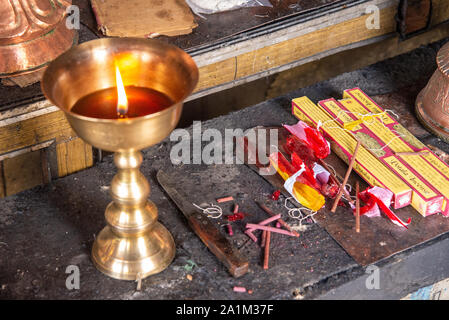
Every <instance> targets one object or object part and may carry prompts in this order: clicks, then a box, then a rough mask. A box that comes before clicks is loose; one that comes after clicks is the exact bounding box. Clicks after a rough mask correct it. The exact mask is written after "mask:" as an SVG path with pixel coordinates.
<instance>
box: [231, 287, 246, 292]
mask: <svg viewBox="0 0 449 320" xmlns="http://www.w3.org/2000/svg"><path fill="white" fill-rule="evenodd" d="M234 292H246V288H245V287H234Z"/></svg>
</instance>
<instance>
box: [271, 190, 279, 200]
mask: <svg viewBox="0 0 449 320" xmlns="http://www.w3.org/2000/svg"><path fill="white" fill-rule="evenodd" d="M280 195H281V190H276V191H275V192H273V194H272V195H271V200H274V201H278V200H279V196H280Z"/></svg>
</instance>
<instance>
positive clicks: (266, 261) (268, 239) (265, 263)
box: [263, 231, 271, 269]
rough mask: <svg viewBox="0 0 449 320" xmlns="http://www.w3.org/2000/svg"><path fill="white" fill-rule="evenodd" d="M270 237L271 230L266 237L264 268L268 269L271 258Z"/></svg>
mask: <svg viewBox="0 0 449 320" xmlns="http://www.w3.org/2000/svg"><path fill="white" fill-rule="evenodd" d="M270 238H271V232H270V231H267V236H266V239H265V256H264V259H263V268H264V269H268V260H269V259H270Z"/></svg>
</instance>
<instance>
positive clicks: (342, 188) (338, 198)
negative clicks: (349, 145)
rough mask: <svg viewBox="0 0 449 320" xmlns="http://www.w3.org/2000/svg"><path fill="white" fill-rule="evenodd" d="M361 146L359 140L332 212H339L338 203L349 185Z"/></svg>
mask: <svg viewBox="0 0 449 320" xmlns="http://www.w3.org/2000/svg"><path fill="white" fill-rule="evenodd" d="M360 144H361V142H360V140H357V145H356V146H355V149H354V153H353V154H352V158H351V161H350V162H349V167H348V170H347V171H346V175H345V178H344V179H343V182H342V183H341V186H340V190H339V191H338V194H337V196H336V197H335V200H334V205H333V206H332V209H331V212H335V210H337V205H338V202H339V201H340V198H341V196H342V194H343V190H344V189H345V186H346V183H348V179H349V175H350V174H351V171H352V167H353V166H354V162H355V159H356V157H357V152H358V151H359V147H360Z"/></svg>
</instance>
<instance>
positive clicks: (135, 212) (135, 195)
mask: <svg viewBox="0 0 449 320" xmlns="http://www.w3.org/2000/svg"><path fill="white" fill-rule="evenodd" d="M118 70H119V71H120V74H121V78H122V82H123V84H124V86H125V88H130V90H128V92H134V91H136V90H137V89H139V88H140V89H142V90H141V91H142V94H141V93H140V91H139V90H137V93H133V94H134V95H136V97H137V98H135V99H140V100H139V101H141V100H142V99H141V98H142V97H144V94H146V93H145V90H147V91H148V90H154V91H155V92H158V93H161V94H163V95H165V96H166V97H168V98H169V99H170V101H171V103H170V104H169V105H167V106H166V107H165V108H163V109H162V110H159V111H157V110H156V111H155V110H154V109H151V110H150V109H148V112H149V113H148V114H145V112H144V113H143V115H142V112H141V113H139V114H137V115H134V116H132V117H131V116H130V117H127V116H126V114H121V113H119V112H117V118H107V117H106V116H105V117H103V116H98V114H101V112H102V108H104V103H103V101H102V99H103V98H102V97H107V96H109V95H110V92H109V91H108V90H111V89H113V91H114V92H116V91H117V92H118V91H119V90H116V89H117V88H116V86H117V85H118V82H117V71H118ZM197 81H198V68H197V66H196V64H195V62H194V61H193V59H192V58H191V57H190V56H189V55H188V54H187V53H185V52H184V51H182V50H181V49H179V48H177V47H175V46H172V45H169V44H166V43H163V42H161V41H158V40H150V39H136V38H108V39H99V40H93V41H89V42H86V43H83V44H81V45H79V46H77V47H74V48H72V49H70V50H69V51H67V52H66V53H64V54H62V55H61V56H59V57H58V58H57V59H56V60H54V61H53V62H52V63H51V64H50V65H49V67H48V68H47V70H46V71H45V73H44V76H43V80H42V90H43V92H44V94H45V96H46V97H47V98H48V100H50V101H51V102H52V103H53V104H55V105H56V106H58V107H59V108H60V109H61V110H62V111H64V112H65V115H66V118H67V120H68V122H69V123H70V125H71V126H72V128H73V130H74V131H75V132H76V134H77V135H78V136H79V137H81V138H82V139H83V140H85V141H86V142H87V143H89V144H91V145H93V146H95V147H97V148H99V149H102V150H106V151H112V152H115V154H114V162H115V165H116V166H117V168H118V172H117V174H116V175H115V176H114V178H113V180H112V183H111V188H110V193H111V195H112V198H113V201H112V202H111V203H110V204H109V205H108V206H107V208H106V212H105V218H106V223H107V226H106V227H105V228H104V229H103V230H102V231H101V232H100V233H99V234H98V236H97V237H96V239H95V242H94V245H93V248H92V260H93V263H94V264H95V266H96V267H97V268H98V269H99V270H100V271H102V272H103V273H105V274H107V275H108V276H111V277H113V278H116V279H125V280H136V279H139V278H140V279H143V278H145V277H147V276H149V275H151V274H155V273H158V272H160V271H162V270H164V269H165V268H166V267H167V266H168V265H169V264H170V263H171V261H172V260H173V258H174V255H175V244H174V241H173V238H172V236H171V234H170V233H169V232H168V230H167V229H166V228H165V227H164V226H162V224H160V223H159V222H158V221H157V217H158V211H157V208H156V206H155V204H154V203H153V202H151V201H149V200H148V196H149V194H150V186H149V183H148V181H147V179H146V178H145V177H144V175H143V174H142V173H141V172H140V171H139V167H140V164H141V163H142V154H141V152H140V150H141V149H143V148H147V147H150V146H152V145H154V144H157V143H159V142H160V141H162V140H163V139H164V138H166V137H167V136H168V135H169V134H170V132H171V131H172V130H173V129H174V128H175V127H176V125H177V123H178V121H179V118H180V115H181V111H182V107H183V101H184V99H185V98H186V97H187V96H189V95H190V94H191V92H192V91H193V89H194V88H195V86H196V84H197ZM131 89H133V90H134V91H133V90H131ZM104 92H106V93H105V94H104V95H103V94H102V93H104ZM97 93H101V94H99V95H98V97H97V99H90V98H87V99H86V97H92V95H94V96H95V95H96V94H97ZM139 95H141V97H139ZM128 99H133V98H132V97H131V96H128ZM113 100H114V99H113ZM116 100H117V99H115V100H114V103H116ZM80 101H87V102H86V103H87V108H85V109H87V110H90V111H92V112H93V113H92V114H97V115H96V116H86V115H83V114H79V113H76V112H74V110H73V107H74V106H75V105H77V104H78V103H79V102H80ZM95 101H96V102H95ZM136 101H137V100H136ZM148 105H149V104H148ZM145 106H147V104H146V103H144V104H143V107H142V105H141V106H140V109H139V110H142V108H143V109H145ZM84 107H86V105H85V106H84ZM117 108H118V107H117ZM131 109H132V106H131V104H130V110H131ZM120 112H121V111H120ZM89 115H90V113H89ZM167 160H168V159H167Z"/></svg>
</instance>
